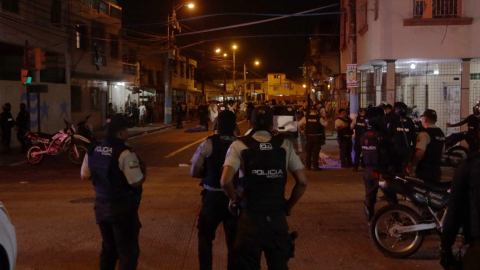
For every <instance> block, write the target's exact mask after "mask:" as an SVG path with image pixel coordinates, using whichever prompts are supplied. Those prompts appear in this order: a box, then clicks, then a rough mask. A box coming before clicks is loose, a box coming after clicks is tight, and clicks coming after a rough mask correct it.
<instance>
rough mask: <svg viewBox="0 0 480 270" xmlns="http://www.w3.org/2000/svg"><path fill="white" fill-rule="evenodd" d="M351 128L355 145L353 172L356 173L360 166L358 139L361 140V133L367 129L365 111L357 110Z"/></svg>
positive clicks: (360, 147)
mask: <svg viewBox="0 0 480 270" xmlns="http://www.w3.org/2000/svg"><path fill="white" fill-rule="evenodd" d="M351 128H352V129H353V130H354V132H355V133H354V136H355V144H354V147H353V150H355V159H354V160H353V171H355V172H357V171H358V166H360V154H361V152H362V146H361V141H360V138H362V135H363V133H364V132H365V130H366V129H367V126H366V124H365V109H363V108H360V109H359V110H358V116H357V118H355V120H353V122H352V124H351Z"/></svg>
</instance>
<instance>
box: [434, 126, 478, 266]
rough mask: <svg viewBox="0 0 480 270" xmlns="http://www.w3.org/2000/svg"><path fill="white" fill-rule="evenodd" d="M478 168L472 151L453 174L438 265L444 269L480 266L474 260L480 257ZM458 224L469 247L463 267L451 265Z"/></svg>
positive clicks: (476, 260)
mask: <svg viewBox="0 0 480 270" xmlns="http://www.w3.org/2000/svg"><path fill="white" fill-rule="evenodd" d="M477 136H478V133H477ZM479 167H480V153H478V152H476V153H473V154H472V155H471V156H470V157H469V158H467V160H465V162H463V163H462V164H460V166H459V167H458V169H457V171H456V173H455V176H454V177H453V182H452V188H451V192H450V197H449V199H448V205H447V206H448V210H447V213H446V216H445V220H444V222H443V233H442V244H441V246H440V264H441V265H442V266H443V267H444V268H445V269H463V270H478V269H480V267H479V261H478V258H480V172H479V170H478V168H479ZM462 226H463V234H464V235H465V243H466V244H468V245H469V247H468V249H467V251H466V253H465V255H464V257H463V262H462V267H463V268H452V267H455V266H456V265H457V263H456V262H455V258H454V256H453V254H452V246H453V245H454V243H455V239H456V237H457V234H458V231H459V229H460V227H462Z"/></svg>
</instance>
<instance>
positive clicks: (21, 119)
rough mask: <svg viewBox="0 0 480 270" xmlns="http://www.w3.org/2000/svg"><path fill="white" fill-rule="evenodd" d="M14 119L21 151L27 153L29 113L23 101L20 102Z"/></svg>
mask: <svg viewBox="0 0 480 270" xmlns="http://www.w3.org/2000/svg"><path fill="white" fill-rule="evenodd" d="M15 120H16V121H15V122H16V125H17V126H16V128H15V129H16V130H17V140H18V142H20V144H21V145H22V153H27V150H28V144H27V132H28V130H29V127H30V113H29V112H27V110H26V106H25V103H21V104H20V112H18V115H17V119H15Z"/></svg>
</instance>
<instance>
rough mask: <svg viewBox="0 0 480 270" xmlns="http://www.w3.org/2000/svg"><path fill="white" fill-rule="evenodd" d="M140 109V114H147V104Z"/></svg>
mask: <svg viewBox="0 0 480 270" xmlns="http://www.w3.org/2000/svg"><path fill="white" fill-rule="evenodd" d="M139 109H140V116H143V115H145V111H146V108H145V105H141V106H140V108H139Z"/></svg>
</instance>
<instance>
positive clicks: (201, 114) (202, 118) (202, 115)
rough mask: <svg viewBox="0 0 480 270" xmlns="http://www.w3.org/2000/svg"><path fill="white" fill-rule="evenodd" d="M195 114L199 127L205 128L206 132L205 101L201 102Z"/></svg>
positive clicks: (206, 112) (206, 113) (206, 108)
mask: <svg viewBox="0 0 480 270" xmlns="http://www.w3.org/2000/svg"><path fill="white" fill-rule="evenodd" d="M197 112H198V120H199V121H200V125H201V126H205V127H207V130H208V107H207V104H206V103H205V101H203V100H202V102H201V103H200V106H198V109H197Z"/></svg>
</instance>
